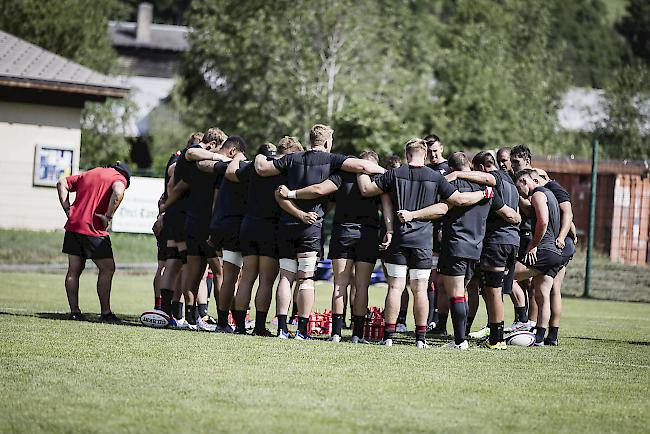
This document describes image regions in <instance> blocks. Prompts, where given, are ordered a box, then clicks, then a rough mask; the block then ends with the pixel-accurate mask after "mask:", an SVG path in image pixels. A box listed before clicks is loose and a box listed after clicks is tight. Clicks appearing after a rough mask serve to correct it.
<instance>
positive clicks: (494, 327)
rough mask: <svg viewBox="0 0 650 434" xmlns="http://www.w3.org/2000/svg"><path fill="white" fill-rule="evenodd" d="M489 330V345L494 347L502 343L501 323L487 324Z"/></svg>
mask: <svg viewBox="0 0 650 434" xmlns="http://www.w3.org/2000/svg"><path fill="white" fill-rule="evenodd" d="M488 327H489V328H490V345H495V344H497V343H499V342H501V341H503V322H498V323H489V324H488Z"/></svg>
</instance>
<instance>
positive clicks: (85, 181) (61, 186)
mask: <svg viewBox="0 0 650 434" xmlns="http://www.w3.org/2000/svg"><path fill="white" fill-rule="evenodd" d="M130 177H131V174H130V172H129V167H128V166H127V165H126V164H124V163H119V162H118V163H117V164H114V165H112V166H109V167H98V168H96V169H92V170H89V171H88V172H85V173H82V174H80V175H74V176H68V177H67V178H62V179H61V180H59V182H58V183H57V185H56V187H57V191H58V193H59V201H60V202H61V206H62V207H63V211H64V212H65V214H66V216H67V217H68V221H67V223H66V224H65V237H64V239H63V253H67V254H68V273H67V274H66V277H65V290H66V292H67V295H68V304H69V305H70V319H73V320H82V321H83V320H85V319H86V318H85V317H84V316H83V314H82V313H81V310H80V309H79V276H80V275H81V272H82V271H83V270H84V268H85V266H86V259H91V260H92V261H93V262H94V263H95V265H97V268H98V269H99V274H98V276H97V295H98V296H99V304H100V306H101V319H102V320H103V321H109V322H117V321H119V318H117V317H116V316H115V314H113V313H112V312H111V283H112V281H113V274H114V273H115V261H114V260H113V249H112V247H111V239H110V237H109V235H108V231H107V229H108V226H109V225H110V222H111V220H112V219H113V215H114V214H115V211H116V210H117V207H118V206H119V205H120V202H122V198H123V197H124V190H125V189H126V188H128V186H129V179H130ZM71 191H73V192H76V194H77V195H76V197H75V201H74V203H73V204H72V205H70V192H71Z"/></svg>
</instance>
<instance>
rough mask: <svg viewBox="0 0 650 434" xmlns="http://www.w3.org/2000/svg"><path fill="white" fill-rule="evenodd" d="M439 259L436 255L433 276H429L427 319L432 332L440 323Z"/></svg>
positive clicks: (433, 259) (434, 256)
mask: <svg viewBox="0 0 650 434" xmlns="http://www.w3.org/2000/svg"><path fill="white" fill-rule="evenodd" d="M438 258H439V255H438V254H435V253H434V255H433V258H432V264H433V265H432V266H431V275H430V276H429V283H428V287H427V297H428V299H429V315H428V317H427V328H428V329H429V330H430V329H432V328H434V327H435V326H436V324H437V323H438V306H437V302H438V292H439V291H437V289H438V286H439V285H438V280H439V279H438Z"/></svg>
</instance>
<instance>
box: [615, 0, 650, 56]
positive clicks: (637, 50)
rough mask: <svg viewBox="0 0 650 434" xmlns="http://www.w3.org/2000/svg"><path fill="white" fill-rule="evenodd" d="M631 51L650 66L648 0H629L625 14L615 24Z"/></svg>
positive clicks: (649, 8) (649, 10)
mask: <svg viewBox="0 0 650 434" xmlns="http://www.w3.org/2000/svg"><path fill="white" fill-rule="evenodd" d="M616 29H617V30H618V31H619V33H620V34H622V35H623V36H624V37H625V39H626V40H627V42H628V44H629V46H630V48H631V50H632V52H633V53H634V54H635V55H636V56H637V57H639V58H641V59H643V60H644V61H645V63H646V65H648V66H650V2H648V1H647V0H629V2H628V5H627V14H626V15H625V16H623V18H622V19H621V21H620V22H619V23H618V24H617V25H616Z"/></svg>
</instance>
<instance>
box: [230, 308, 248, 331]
mask: <svg viewBox="0 0 650 434" xmlns="http://www.w3.org/2000/svg"><path fill="white" fill-rule="evenodd" d="M232 316H233V318H234V320H235V331H237V332H238V333H245V332H246V311H245V310H233V311H232Z"/></svg>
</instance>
